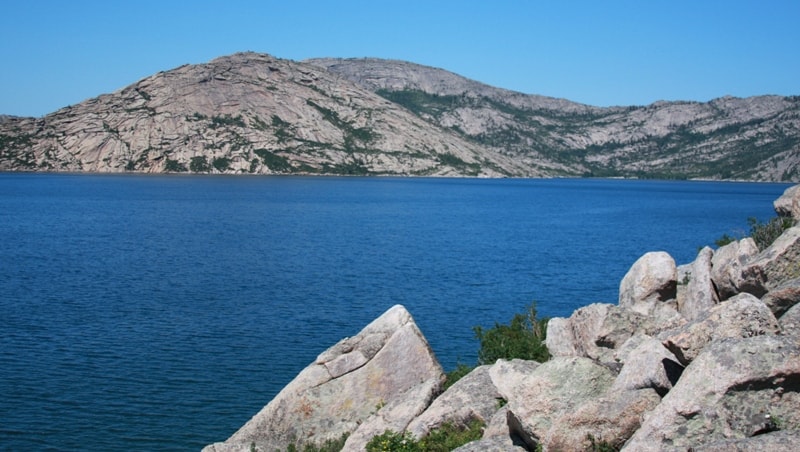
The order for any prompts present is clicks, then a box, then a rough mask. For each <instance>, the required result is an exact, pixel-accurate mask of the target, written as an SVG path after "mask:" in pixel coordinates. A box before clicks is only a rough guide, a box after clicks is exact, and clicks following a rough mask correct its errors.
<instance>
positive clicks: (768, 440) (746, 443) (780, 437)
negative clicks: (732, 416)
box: [691, 430, 800, 452]
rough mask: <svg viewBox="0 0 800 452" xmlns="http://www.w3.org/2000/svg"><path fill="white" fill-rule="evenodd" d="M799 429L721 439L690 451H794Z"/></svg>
mask: <svg viewBox="0 0 800 452" xmlns="http://www.w3.org/2000/svg"><path fill="white" fill-rule="evenodd" d="M798 444H800V431H798V430H778V431H775V432H769V433H763V434H760V435H758V436H752V437H750V438H741V439H723V440H719V441H714V442H711V443H708V444H702V445H700V446H696V447H692V448H691V449H692V452H753V451H765V452H796V451H797V445H798Z"/></svg>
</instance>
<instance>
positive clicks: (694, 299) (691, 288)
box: [678, 247, 719, 321]
mask: <svg viewBox="0 0 800 452" xmlns="http://www.w3.org/2000/svg"><path fill="white" fill-rule="evenodd" d="M713 255H714V251H713V250H712V249H711V248H709V247H705V248H703V249H702V250H700V252H699V253H698V254H697V258H696V259H695V260H694V262H692V263H691V265H689V266H688V268H687V270H686V272H687V273H686V275H687V279H686V285H685V286H686V287H685V290H684V291H683V296H682V297H681V298H679V299H678V312H680V313H681V315H683V316H684V317H685V318H686V319H688V320H690V321H691V320H694V319H697V318H698V317H700V316H702V315H703V314H705V312H706V311H708V310H709V309H710V308H711V307H713V306H715V305H716V304H717V303H719V297H718V296H717V291H716V289H715V288H714V283H712V282H711V259H712V257H713Z"/></svg>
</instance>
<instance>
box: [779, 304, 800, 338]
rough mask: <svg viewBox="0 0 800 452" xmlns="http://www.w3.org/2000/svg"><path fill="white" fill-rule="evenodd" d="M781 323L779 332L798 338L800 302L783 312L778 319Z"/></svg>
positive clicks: (799, 335) (799, 334) (799, 333)
mask: <svg viewBox="0 0 800 452" xmlns="http://www.w3.org/2000/svg"><path fill="white" fill-rule="evenodd" d="M778 323H779V324H780V325H781V332H782V333H783V335H784V336H792V337H794V338H795V339H797V340H800V304H796V305H794V306H792V308H791V309H789V310H788V311H786V313H785V314H783V315H782V316H781V318H780V319H778Z"/></svg>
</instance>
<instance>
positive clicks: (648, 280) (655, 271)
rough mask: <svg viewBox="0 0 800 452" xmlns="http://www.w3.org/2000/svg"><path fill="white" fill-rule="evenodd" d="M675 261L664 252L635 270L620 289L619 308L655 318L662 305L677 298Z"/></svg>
mask: <svg viewBox="0 0 800 452" xmlns="http://www.w3.org/2000/svg"><path fill="white" fill-rule="evenodd" d="M676 288H677V268H676V266H675V260H674V259H673V258H672V256H670V255H669V254H667V253H665V252H663V251H651V252H649V253H646V254H645V255H644V256H642V257H640V258H639V259H638V260H637V261H636V262H635V263H634V264H633V266H631V268H630V270H628V273H626V274H625V277H624V278H622V282H621V283H620V285H619V305H620V306H621V307H623V308H628V309H631V310H633V311H636V312H638V313H640V314H644V315H652V314H653V312H654V311H655V310H656V308H657V307H658V304H660V303H663V302H665V301H668V300H672V299H674V298H675V296H676Z"/></svg>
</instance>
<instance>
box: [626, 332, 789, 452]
mask: <svg viewBox="0 0 800 452" xmlns="http://www.w3.org/2000/svg"><path fill="white" fill-rule="evenodd" d="M798 382H800V348H799V347H798V342H797V341H796V340H795V339H793V338H787V337H781V336H757V337H749V338H736V339H733V338H732V339H722V340H718V341H715V342H713V343H712V344H711V345H709V346H708V347H707V348H706V349H705V350H704V351H703V352H702V353H701V354H700V355H699V356H698V357H697V359H695V360H694V361H693V362H692V364H691V365H689V366H688V367H687V368H686V370H685V371H684V373H683V375H682V376H681V379H680V380H679V381H678V384H676V385H675V387H674V388H672V390H671V391H670V392H669V394H667V395H666V396H665V397H664V398H663V399H662V401H661V403H660V404H659V405H658V406H657V407H656V408H655V409H654V410H653V411H652V412H650V414H648V415H647V416H646V417H645V420H644V422H643V424H642V426H641V428H639V430H638V431H637V432H636V433H635V434H634V435H633V437H631V439H630V440H629V441H628V443H627V444H626V445H625V447H624V448H623V450H626V451H637V452H638V451H663V450H687V449H689V448H695V447H699V446H701V445H703V444H713V443H714V442H716V441H721V440H728V439H745V438H749V437H752V436H754V435H757V434H759V433H765V432H768V431H770V430H771V429H774V428H775V426H774V422H775V419H778V420H779V422H780V424H781V425H784V426H788V427H789V429H796V428H797V426H800V393H798V390H800V384H798Z"/></svg>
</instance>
